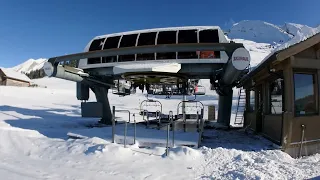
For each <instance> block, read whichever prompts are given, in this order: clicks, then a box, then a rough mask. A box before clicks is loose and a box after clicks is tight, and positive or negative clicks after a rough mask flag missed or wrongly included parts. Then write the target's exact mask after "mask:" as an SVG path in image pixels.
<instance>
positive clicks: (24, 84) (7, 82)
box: [5, 78, 29, 87]
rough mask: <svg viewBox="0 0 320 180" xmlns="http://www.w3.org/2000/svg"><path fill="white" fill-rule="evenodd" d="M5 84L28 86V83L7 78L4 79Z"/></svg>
mask: <svg viewBox="0 0 320 180" xmlns="http://www.w3.org/2000/svg"><path fill="white" fill-rule="evenodd" d="M5 85H6V86H19V87H28V86H29V83H27V82H23V81H17V80H14V79H10V78H7V80H6V81H5Z"/></svg>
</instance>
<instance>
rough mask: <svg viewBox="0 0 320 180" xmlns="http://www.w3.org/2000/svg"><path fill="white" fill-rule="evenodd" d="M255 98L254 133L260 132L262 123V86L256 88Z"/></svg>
mask: <svg viewBox="0 0 320 180" xmlns="http://www.w3.org/2000/svg"><path fill="white" fill-rule="evenodd" d="M256 98H257V107H256V108H257V118H256V131H257V132H261V131H262V124H263V123H262V121H263V106H264V105H263V104H264V102H263V95H262V85H259V86H257V89H256Z"/></svg>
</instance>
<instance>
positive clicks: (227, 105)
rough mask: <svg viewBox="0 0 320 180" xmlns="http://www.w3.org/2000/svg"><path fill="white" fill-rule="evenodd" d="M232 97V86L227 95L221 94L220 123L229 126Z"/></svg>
mask: <svg viewBox="0 0 320 180" xmlns="http://www.w3.org/2000/svg"><path fill="white" fill-rule="evenodd" d="M232 98H233V90H232V88H230V89H229V93H228V94H227V95H226V96H219V110H218V123H220V124H222V125H226V126H228V127H229V125H230V117H231V108H232Z"/></svg>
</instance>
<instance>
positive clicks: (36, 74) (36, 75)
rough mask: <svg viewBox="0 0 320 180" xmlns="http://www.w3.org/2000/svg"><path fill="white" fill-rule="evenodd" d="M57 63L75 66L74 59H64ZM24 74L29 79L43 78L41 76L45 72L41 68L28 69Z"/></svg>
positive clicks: (43, 75)
mask: <svg viewBox="0 0 320 180" xmlns="http://www.w3.org/2000/svg"><path fill="white" fill-rule="evenodd" d="M59 64H60V65H66V66H71V67H77V61H76V60H72V61H65V62H61V63H59ZM24 74H26V75H27V76H28V77H29V78H30V79H39V78H43V77H45V76H46V74H45V73H44V70H43V69H42V68H41V69H37V70H34V71H30V72H29V73H24Z"/></svg>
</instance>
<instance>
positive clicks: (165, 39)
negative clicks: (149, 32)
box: [157, 31, 177, 59]
mask: <svg viewBox="0 0 320 180" xmlns="http://www.w3.org/2000/svg"><path fill="white" fill-rule="evenodd" d="M176 37H177V32H176V31H162V32H159V34H158V40H157V44H176V39H177V38H176ZM157 59H176V52H165V53H157Z"/></svg>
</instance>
